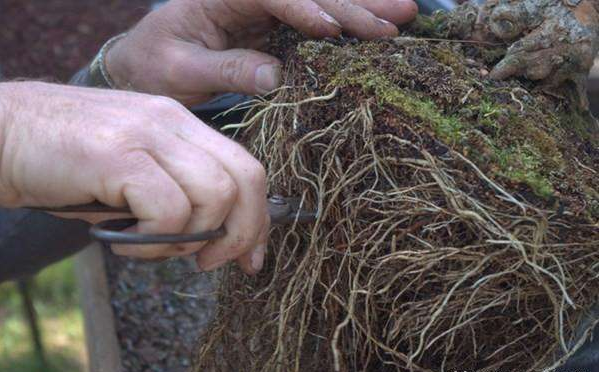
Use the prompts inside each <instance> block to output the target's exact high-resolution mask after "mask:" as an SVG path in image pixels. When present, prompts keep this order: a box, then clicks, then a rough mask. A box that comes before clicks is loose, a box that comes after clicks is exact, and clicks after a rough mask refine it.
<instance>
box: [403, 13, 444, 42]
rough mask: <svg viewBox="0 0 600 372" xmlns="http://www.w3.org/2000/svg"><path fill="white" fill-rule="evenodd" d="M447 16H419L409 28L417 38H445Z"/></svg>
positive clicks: (435, 14) (441, 14)
mask: <svg viewBox="0 0 600 372" xmlns="http://www.w3.org/2000/svg"><path fill="white" fill-rule="evenodd" d="M445 21H446V18H445V14H444V13H443V12H435V13H434V14H433V16H424V15H421V14H419V15H417V17H416V18H415V20H414V21H412V22H411V23H410V24H409V25H408V28H409V29H410V33H411V34H413V35H416V36H426V37H442V36H444V32H443V31H444V25H445Z"/></svg>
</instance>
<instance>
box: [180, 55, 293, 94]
mask: <svg viewBox="0 0 600 372" xmlns="http://www.w3.org/2000/svg"><path fill="white" fill-rule="evenodd" d="M201 53H202V55H201V56H200V58H193V59H190V62H191V64H193V66H191V67H192V70H193V71H191V72H192V74H190V75H192V76H193V78H192V80H194V81H195V85H196V86H197V87H199V88H200V89H202V90H205V91H206V92H207V93H224V92H234V93H245V94H264V93H267V92H269V91H271V90H273V89H275V88H277V87H278V86H279V84H280V80H281V63H280V62H279V60H278V59H277V58H275V57H272V56H270V55H268V54H264V53H261V52H257V51H253V50H246V49H229V50H225V51H213V50H208V49H204V50H202V52H201ZM190 77H191V76H190Z"/></svg>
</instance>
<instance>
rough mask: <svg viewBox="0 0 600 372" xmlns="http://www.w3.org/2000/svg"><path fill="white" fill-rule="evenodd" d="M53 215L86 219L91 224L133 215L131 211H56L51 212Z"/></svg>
mask: <svg viewBox="0 0 600 372" xmlns="http://www.w3.org/2000/svg"><path fill="white" fill-rule="evenodd" d="M50 214H51V215H53V216H56V217H60V218H65V219H77V220H84V221H87V222H89V223H91V224H95V223H98V222H102V221H108V220H119V219H123V218H131V217H133V216H132V214H131V213H87V212H86V213H63V212H61V213H55V212H50Z"/></svg>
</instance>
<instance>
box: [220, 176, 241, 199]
mask: <svg viewBox="0 0 600 372" xmlns="http://www.w3.org/2000/svg"><path fill="white" fill-rule="evenodd" d="M214 194H215V196H214V198H215V200H216V203H217V204H219V205H230V204H233V203H234V202H235V200H236V199H237V195H238V186H237V185H236V183H235V182H234V180H233V179H232V178H231V177H230V176H229V175H228V174H224V175H223V176H222V177H219V178H218V179H217V180H216V182H215V190H214Z"/></svg>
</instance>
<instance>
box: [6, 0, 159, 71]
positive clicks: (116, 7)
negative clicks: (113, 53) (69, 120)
mask: <svg viewBox="0 0 600 372" xmlns="http://www.w3.org/2000/svg"><path fill="white" fill-rule="evenodd" d="M149 3H150V2H149V0H128V1H122V0H121V1H119V0H101V1H93V0H44V1H41V0H37V1H22V0H3V1H2V2H0V25H1V26H0V71H1V74H2V75H3V77H4V78H8V79H14V78H34V79H43V80H49V81H60V82H66V81H68V80H69V78H70V77H71V76H72V75H73V74H74V73H75V72H77V70H79V69H80V68H82V67H83V66H85V65H86V64H87V63H88V62H89V61H90V60H91V59H92V58H93V57H94V55H95V54H96V53H97V52H98V49H99V48H100V47H101V46H102V44H104V42H106V40H108V39H109V38H110V37H112V36H114V35H116V34H118V33H121V32H124V31H126V30H127V29H128V28H129V27H131V26H132V25H133V24H135V22H136V21H138V20H139V19H140V18H142V17H143V16H144V14H146V13H147V11H148V4H149Z"/></svg>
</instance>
